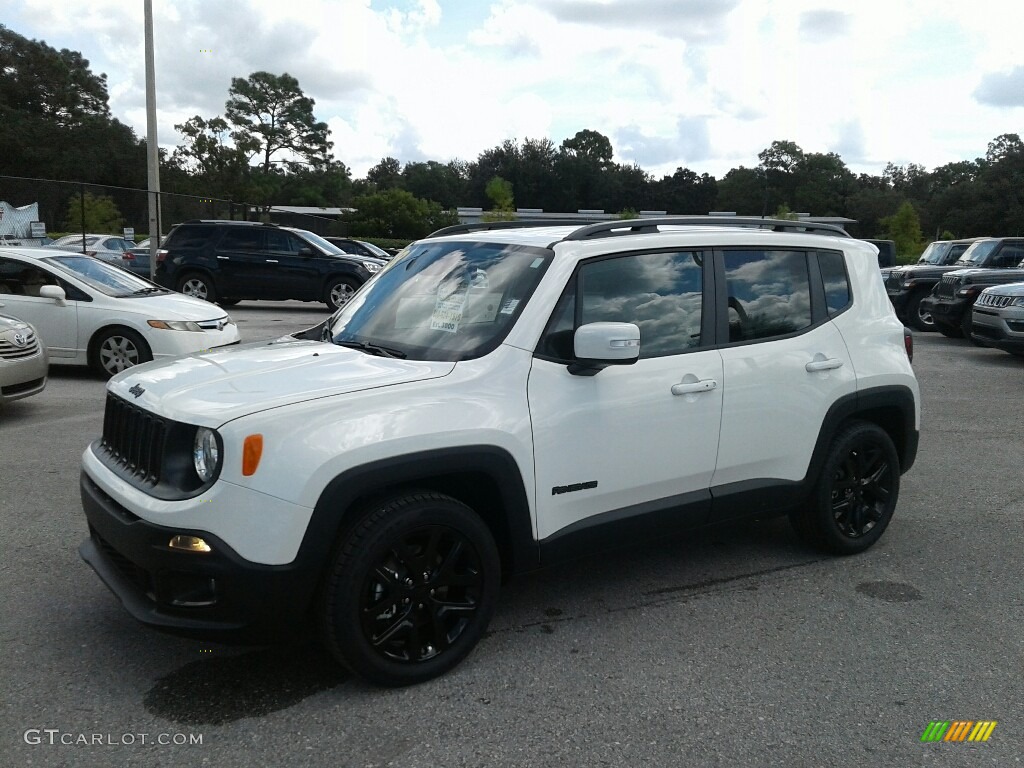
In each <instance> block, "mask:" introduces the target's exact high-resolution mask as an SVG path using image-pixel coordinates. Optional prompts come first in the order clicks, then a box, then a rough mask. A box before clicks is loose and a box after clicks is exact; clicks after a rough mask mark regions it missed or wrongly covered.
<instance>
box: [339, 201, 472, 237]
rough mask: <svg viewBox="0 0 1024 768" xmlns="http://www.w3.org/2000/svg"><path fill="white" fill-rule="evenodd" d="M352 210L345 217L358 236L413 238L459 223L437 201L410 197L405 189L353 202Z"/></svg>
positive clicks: (354, 233) (353, 232) (350, 228)
mask: <svg viewBox="0 0 1024 768" xmlns="http://www.w3.org/2000/svg"><path fill="white" fill-rule="evenodd" d="M353 206H354V207H355V209H356V210H355V212H354V213H352V214H350V215H349V216H346V217H345V221H346V222H347V223H348V224H349V231H350V232H351V233H352V234H353V235H355V236H357V237H388V238H400V239H408V240H414V239H417V238H420V237H424V236H425V235H428V234H430V233H431V232H433V231H434V230H437V229H440V228H441V227H446V226H449V225H451V224H458V221H459V220H458V217H457V216H456V215H455V214H453V213H450V212H447V211H444V210H442V209H441V206H439V205H438V204H437V203H432V202H428V201H427V200H421V199H419V198H417V197H413V196H412V195H411V194H410V193H409V192H407V191H405V190H404V189H387V190H384V191H383V192H374V193H373V194H369V195H362V196H361V197H357V198H356V199H355V200H354V201H353Z"/></svg>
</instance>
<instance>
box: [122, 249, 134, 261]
mask: <svg viewBox="0 0 1024 768" xmlns="http://www.w3.org/2000/svg"><path fill="white" fill-rule="evenodd" d="M121 258H122V259H124V260H125V261H135V254H134V253H132V252H131V251H125V252H124V253H122V254H121Z"/></svg>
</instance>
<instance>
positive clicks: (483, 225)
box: [424, 219, 580, 239]
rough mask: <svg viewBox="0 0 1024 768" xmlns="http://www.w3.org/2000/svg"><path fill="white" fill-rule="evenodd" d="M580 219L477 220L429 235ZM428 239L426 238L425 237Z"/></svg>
mask: <svg viewBox="0 0 1024 768" xmlns="http://www.w3.org/2000/svg"><path fill="white" fill-rule="evenodd" d="M579 223H580V220H579V219H516V220H515V221H476V222H473V223H472V224H452V225H451V226H450V227H444V228H443V229H439V230H437V231H436V232H431V233H430V234H429V235H427V238H430V237H444V236H445V235H461V234H463V233H464V232H483V231H485V230H489V229H522V228H524V227H577V226H579ZM424 239H426V238H424Z"/></svg>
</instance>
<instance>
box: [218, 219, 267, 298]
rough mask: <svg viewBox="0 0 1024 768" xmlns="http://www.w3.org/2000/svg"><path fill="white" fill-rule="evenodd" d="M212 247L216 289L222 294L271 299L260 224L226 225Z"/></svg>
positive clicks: (262, 229) (262, 230)
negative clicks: (247, 225)
mask: <svg viewBox="0 0 1024 768" xmlns="http://www.w3.org/2000/svg"><path fill="white" fill-rule="evenodd" d="M224 229H225V232H224V234H223V236H222V237H221V238H220V240H219V241H218V243H217V245H216V246H215V247H214V255H215V256H216V259H217V271H218V274H217V277H216V281H217V289H218V291H219V292H220V295H221V296H225V297H235V298H250V299H266V298H271V296H269V295H267V294H268V292H270V291H271V282H272V276H271V275H270V274H269V269H270V265H269V264H267V257H266V252H265V245H264V239H263V232H264V228H263V227H245V226H229V227H225V228H224Z"/></svg>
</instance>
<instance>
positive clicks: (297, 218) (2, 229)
mask: <svg viewBox="0 0 1024 768" xmlns="http://www.w3.org/2000/svg"><path fill="white" fill-rule="evenodd" d="M0 201H2V202H6V203H8V204H10V205H11V206H14V207H16V208H20V207H23V206H31V205H33V204H35V205H37V206H38V216H39V218H38V221H39V222H41V223H42V224H44V225H45V227H46V235H47V237H48V238H51V239H56V238H57V237H59V236H62V235H66V234H106V235H119V236H120V235H122V234H123V231H124V229H125V228H129V229H131V230H133V231H134V238H135V241H136V242H140V241H141V240H142V239H144V238H146V237H148V236H149V235H150V234H151V233H150V231H149V229H150V226H149V192H148V191H147V190H145V189H138V188H135V187H118V186H112V185H105V184H90V183H86V182H79V181H61V180H57V179H35V178H26V177H22V176H4V175H0ZM158 210H159V214H158V216H159V222H160V232H161V235H166V234H167V232H168V231H169V230H170V228H171V227H172V226H174V225H175V224H178V223H180V222H183V221H189V220H192V219H232V220H238V221H265V222H271V223H275V224H281V225H283V226H290V227H297V228H300V229H307V230H309V231H311V232H315V233H317V234H319V235H326V234H332V235H334V234H337V235H345V234H347V232H346V230H347V227H346V226H345V224H344V223H342V221H341V216H342V214H343V213H344V212H346V211H347V210H349V209H341V208H316V209H312V210H310V209H308V208H305V209H304V208H302V207H297V206H267V205H259V204H256V203H251V202H246V201H237V200H225V199H222V198H216V197H201V196H197V195H183V194H179V193H175V192H160V193H159V208H158ZM313 211H315V212H313ZM13 218H14V217H9V219H13ZM21 218H25V217H19V220H18V221H13V220H8V222H7V223H6V225H5V223H4V221H3V217H2V216H0V235H7V236H8V237H9V238H19V239H22V240H23V241H25V243H26V244H28V243H29V241H30V240H31V242H32V243H35V244H40V241H39V240H38V239H31V235H32V233H31V232H30V231H29V224H30V222H27V221H25V222H22V221H20V219H21ZM43 242H45V241H43Z"/></svg>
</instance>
